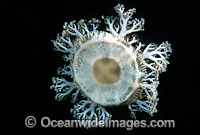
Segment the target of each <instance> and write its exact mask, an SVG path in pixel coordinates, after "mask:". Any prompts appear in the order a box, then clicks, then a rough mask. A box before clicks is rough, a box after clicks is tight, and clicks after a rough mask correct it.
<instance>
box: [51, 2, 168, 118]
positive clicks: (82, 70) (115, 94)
mask: <svg viewBox="0 0 200 135" xmlns="http://www.w3.org/2000/svg"><path fill="white" fill-rule="evenodd" d="M114 9H115V11H116V12H117V14H118V17H104V16H103V17H102V19H103V20H104V21H105V24H107V27H106V28H105V29H106V30H105V31H103V30H98V26H99V24H100V23H101V21H100V20H98V19H95V18H93V19H91V20H89V21H86V20H80V21H79V22H77V23H76V21H72V22H70V23H65V24H64V27H63V28H64V30H63V32H62V35H61V36H60V35H58V36H57V39H56V40H55V41H53V43H54V46H55V49H56V50H57V51H61V52H63V53H64V54H65V55H64V56H63V58H64V60H65V61H66V65H64V67H63V68H61V67H60V68H59V69H58V74H59V75H61V76H62V77H53V79H52V80H53V85H52V86H51V88H52V89H54V90H55V91H56V93H57V94H56V97H55V99H56V100H58V101H60V100H63V99H65V97H67V96H68V95H71V96H72V103H75V102H77V101H79V102H78V103H77V104H76V105H74V108H73V109H71V112H72V113H73V116H74V117H75V118H77V119H96V118H98V119H105V118H106V117H108V118H111V116H112V115H111V114H109V113H108V112H107V111H106V110H105V107H111V106H112V107H113V106H120V105H127V106H128V108H129V110H130V111H131V116H132V117H134V118H135V112H136V111H144V112H147V113H149V114H150V115H152V114H153V113H155V112H157V110H156V105H157V102H158V98H157V86H158V84H159V82H158V77H159V74H160V73H162V72H164V71H166V66H167V64H169V62H168V60H167V59H168V58H169V54H170V53H171V52H172V49H171V47H170V44H169V43H168V42H167V41H166V42H163V43H162V44H160V45H157V44H154V43H151V44H149V45H147V46H145V45H143V44H142V43H141V42H139V41H138V40H137V39H136V37H135V36H134V33H135V32H138V31H143V30H144V19H143V18H141V19H138V18H135V19H133V18H132V15H133V13H135V12H136V9H135V8H133V9H129V10H128V11H125V8H124V6H123V5H120V4H118V5H117V6H116V7H115V8H114ZM67 78H71V79H72V80H73V81H68V80H67ZM79 93H80V95H81V96H78V94H79Z"/></svg>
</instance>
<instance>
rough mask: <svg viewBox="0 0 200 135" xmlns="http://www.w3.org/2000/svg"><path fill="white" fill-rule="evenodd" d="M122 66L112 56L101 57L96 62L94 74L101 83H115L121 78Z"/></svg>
mask: <svg viewBox="0 0 200 135" xmlns="http://www.w3.org/2000/svg"><path fill="white" fill-rule="evenodd" d="M120 72H121V71H120V66H119V64H118V63H117V62H116V61H115V60H114V59H111V58H101V59H98V60H96V61H95V62H94V65H93V74H94V77H95V79H96V80H97V81H98V82H99V83H101V84H114V83H116V82H118V81H119V79H120V74H121V73H120Z"/></svg>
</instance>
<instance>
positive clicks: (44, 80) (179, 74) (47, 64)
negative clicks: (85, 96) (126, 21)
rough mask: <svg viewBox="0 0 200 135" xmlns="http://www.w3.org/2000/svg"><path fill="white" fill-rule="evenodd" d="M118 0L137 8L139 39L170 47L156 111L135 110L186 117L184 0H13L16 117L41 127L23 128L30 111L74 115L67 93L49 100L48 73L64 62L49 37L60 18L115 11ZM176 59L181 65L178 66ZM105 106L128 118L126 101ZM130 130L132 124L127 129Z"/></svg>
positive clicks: (177, 118) (59, 28)
mask: <svg viewBox="0 0 200 135" xmlns="http://www.w3.org/2000/svg"><path fill="white" fill-rule="evenodd" d="M118 3H122V4H124V5H125V8H126V9H129V8H136V11H137V13H136V14H135V15H134V16H133V17H138V18H144V19H145V31H144V32H139V33H138V35H139V36H140V40H141V41H142V42H144V43H146V44H149V43H150V42H155V43H158V44H160V43H161V42H162V41H169V42H170V43H171V44H172V49H173V53H172V55H171V57H170V59H169V61H170V65H168V67H167V72H166V73H162V74H161V75H160V79H159V80H160V85H159V87H158V93H159V95H158V98H159V102H158V106H157V109H158V113H156V114H154V116H153V117H151V116H149V115H148V114H146V113H137V114H136V115H137V118H138V119H139V120H142V119H146V120H148V121H149V120H151V119H157V120H158V119H161V120H168V119H169V120H171V119H173V120H175V121H176V127H179V124H181V123H182V121H184V119H185V120H187V119H189V118H188V112H191V111H192V112H193V109H190V107H188V106H189V105H190V103H188V100H187V99H188V98H187V96H186V97H182V93H185V92H186V91H191V90H193V89H194V87H193V85H192V83H194V82H193V80H194V79H193V78H192V77H191V76H187V75H186V74H184V73H183V71H185V68H187V69H188V70H190V71H191V72H190V74H193V73H194V70H193V66H192V65H191V66H188V65H187V64H186V61H187V60H188V59H189V58H188V57H186V56H185V55H182V54H181V52H182V51H183V44H181V43H180V42H178V37H180V35H179V33H182V31H181V30H182V29H185V30H184V31H183V32H185V34H188V32H187V30H188V27H187V28H185V27H184V25H183V24H182V22H183V23H185V19H182V18H183V17H185V16H186V17H187V16H189V15H188V14H187V11H188V9H186V8H185V6H186V5H187V3H184V4H183V3H174V2H170V1H160V2H158V1H144V0H127V1H125V2H124V1H118V0H107V1H91V2H86V1H80V0H79V1H77V0H74V1H67V0H66V1H48V2H36V1H23V2H14V3H12V6H11V7H12V12H11V13H12V16H14V17H13V18H12V21H11V22H10V23H11V24H13V23H14V25H16V31H17V32H18V33H16V35H15V41H16V43H17V44H16V45H15V48H14V49H19V50H20V51H19V53H17V55H16V58H17V61H14V64H15V65H16V68H15V69H16V70H17V71H16V72H17V77H16V78H15V79H16V80H17V81H19V82H18V84H17V86H19V87H18V89H17V90H18V91H19V93H20V95H19V97H18V100H20V101H21V100H22V102H21V103H20V104H21V106H22V108H23V109H22V110H23V113H22V114H23V117H22V119H21V120H22V127H23V128H24V129H25V130H26V131H33V130H34V129H41V126H40V124H37V125H36V127H35V128H34V129H28V128H26V127H25V125H23V124H24V123H23V122H24V119H25V118H26V117H27V116H29V115H33V116H35V117H36V119H37V120H38V121H40V119H41V118H42V117H44V116H48V117H50V118H51V119H56V120H59V119H62V120H66V119H74V118H73V117H72V114H71V113H70V109H71V108H73V104H71V103H70V98H67V100H66V101H61V102H57V101H55V100H54V96H55V92H54V91H53V90H50V85H51V84H52V81H51V77H52V76H57V75H56V71H57V68H58V67H59V66H62V65H63V64H64V61H63V60H62V53H61V52H56V51H53V44H52V43H51V42H50V40H52V39H55V38H56V35H57V33H61V32H62V26H63V24H64V22H65V21H67V22H70V21H72V20H77V21H78V20H80V19H91V18H97V19H100V18H101V16H102V15H105V16H111V15H114V16H116V15H117V14H116V13H115V11H114V9H113V7H114V6H116V5H117V4H118ZM8 5H9V3H8ZM191 5H192V6H194V5H195V4H194V3H192V4H191V3H190V4H189V5H188V6H191ZM192 12H194V13H195V12H196V9H192ZM190 17H191V18H194V17H196V16H195V15H194V14H191V16H190ZM188 23H189V27H190V24H194V23H191V22H190V21H188ZM11 24H10V25H11ZM191 27H192V26H191ZM192 28H193V27H192ZM182 40H184V39H182ZM180 54H181V55H180ZM186 54H187V53H186ZM183 64H184V65H183ZM180 65H181V68H180V67H179V66H180ZM189 77H190V78H191V79H190V78H189ZM183 78H185V79H183ZM182 79H183V80H182ZM179 80H180V81H179ZM187 84H191V85H187ZM19 93H18V94H19ZM189 93H190V92H189ZM186 95H187V93H186ZM188 96H189V95H188ZM180 97H181V98H180ZM180 99H181V100H180ZM108 111H109V112H110V113H111V114H112V115H113V118H112V119H131V118H130V111H129V110H128V108H127V107H117V108H109V109H108ZM179 111H180V112H179ZM195 113H196V111H195ZM181 120H182V121H181ZM184 126H185V124H184ZM57 129H58V128H57ZM61 130H64V131H66V132H68V131H69V132H71V133H81V134H88V135H93V134H95V135H96V134H102V133H103V131H104V130H105V129H89V130H86V129H61ZM107 130H108V129H107ZM109 131H113V133H119V134H122V132H123V131H125V129H114V130H111V129H109ZM134 131H135V129H133V130H132V131H130V132H129V133H132V132H134Z"/></svg>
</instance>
